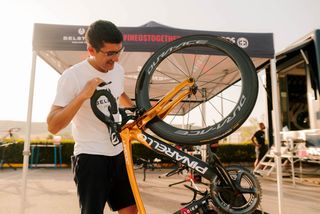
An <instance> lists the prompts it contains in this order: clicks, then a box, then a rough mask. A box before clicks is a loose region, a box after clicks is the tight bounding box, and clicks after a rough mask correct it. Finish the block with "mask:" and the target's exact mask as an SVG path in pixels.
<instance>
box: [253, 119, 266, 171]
mask: <svg viewBox="0 0 320 214" xmlns="http://www.w3.org/2000/svg"><path fill="white" fill-rule="evenodd" d="M265 128H266V127H265V126H264V123H259V130H258V131H256V132H255V133H254V135H253V136H252V138H251V141H252V143H253V144H254V145H255V151H256V160H255V162H254V168H256V167H257V165H258V163H259V162H260V160H261V159H262V157H263V156H264V155H265V153H266V150H267V149H266V145H265V133H264V129H265Z"/></svg>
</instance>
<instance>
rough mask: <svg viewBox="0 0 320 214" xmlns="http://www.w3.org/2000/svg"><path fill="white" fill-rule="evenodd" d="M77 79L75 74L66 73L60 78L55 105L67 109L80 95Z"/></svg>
mask: <svg viewBox="0 0 320 214" xmlns="http://www.w3.org/2000/svg"><path fill="white" fill-rule="evenodd" d="M77 87H78V84H77V79H76V78H75V77H74V76H73V72H69V71H65V72H64V73H63V74H62V76H61V77H60V79H59V81H58V85H57V93H56V97H55V99H54V102H53V105H55V106H61V107H65V106H66V105H68V104H69V103H70V102H71V100H72V99H74V98H75V97H76V95H77V93H78V90H77Z"/></svg>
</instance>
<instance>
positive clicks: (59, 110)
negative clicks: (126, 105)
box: [47, 78, 103, 134]
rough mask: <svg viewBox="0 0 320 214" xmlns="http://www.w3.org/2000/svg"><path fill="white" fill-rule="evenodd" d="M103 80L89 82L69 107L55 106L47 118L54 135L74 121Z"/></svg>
mask: <svg viewBox="0 0 320 214" xmlns="http://www.w3.org/2000/svg"><path fill="white" fill-rule="evenodd" d="M102 82H103V80H101V79H99V78H94V79H92V80H89V81H88V82H87V84H86V85H85V87H84V88H83V90H82V91H81V92H80V93H79V95H78V96H76V97H75V98H74V99H73V100H72V101H71V102H70V103H69V104H68V105H66V106H64V107H61V106H55V105H53V106H52V108H51V110H50V112H49V115H48V117H47V124H48V130H49V132H51V133H52V134H56V133H58V132H59V131H60V130H61V129H63V128H65V127H66V126H67V125H68V124H69V123H70V122H71V120H72V119H73V117H74V115H75V114H76V113H77V112H78V111H79V109H80V107H81V105H82V104H83V103H84V101H85V100H87V99H89V98H90V97H91V96H92V95H93V93H94V91H95V89H96V87H97V86H98V85H99V84H100V83H102Z"/></svg>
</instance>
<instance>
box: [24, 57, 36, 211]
mask: <svg viewBox="0 0 320 214" xmlns="http://www.w3.org/2000/svg"><path fill="white" fill-rule="evenodd" d="M36 60H37V52H36V51H33V52H32V68H31V77H30V85H29V99H28V114H27V124H26V135H25V141H24V147H23V153H22V154H23V170H22V194H21V204H20V213H21V214H23V213H24V211H25V200H26V191H27V173H28V167H29V156H30V135H31V121H32V104H33V94H34V82H35V73H36Z"/></svg>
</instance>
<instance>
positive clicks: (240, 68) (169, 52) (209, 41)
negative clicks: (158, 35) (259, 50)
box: [135, 35, 258, 145]
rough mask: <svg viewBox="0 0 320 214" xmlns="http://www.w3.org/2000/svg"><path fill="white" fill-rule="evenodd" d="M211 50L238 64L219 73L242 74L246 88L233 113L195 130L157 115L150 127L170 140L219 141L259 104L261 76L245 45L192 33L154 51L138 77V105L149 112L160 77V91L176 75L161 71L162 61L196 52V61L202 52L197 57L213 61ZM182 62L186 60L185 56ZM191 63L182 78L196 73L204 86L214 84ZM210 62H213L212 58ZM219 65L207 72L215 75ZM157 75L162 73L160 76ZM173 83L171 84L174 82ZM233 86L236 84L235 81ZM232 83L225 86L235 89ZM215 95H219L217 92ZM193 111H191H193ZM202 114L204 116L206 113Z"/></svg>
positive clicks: (196, 143)
mask: <svg viewBox="0 0 320 214" xmlns="http://www.w3.org/2000/svg"><path fill="white" fill-rule="evenodd" d="M198 49H199V50H198ZM188 51H189V52H188ZM197 51H198V52H199V53H200V54H197V53H196V52H197ZM211 51H213V53H217V54H218V57H220V58H221V60H222V59H223V60H225V59H226V60H228V62H230V63H233V64H234V67H235V68H236V70H234V71H232V72H229V70H226V69H224V70H219V72H220V73H222V74H223V75H224V76H222V75H220V76H219V78H220V79H222V78H227V77H228V76H227V75H232V76H237V75H238V76H239V77H240V78H241V85H242V86H241V87H242V88H241V92H240V94H239V98H238V100H237V101H236V102H234V103H236V104H234V107H232V110H230V112H229V114H228V115H226V116H223V118H222V119H221V120H220V121H219V122H213V124H210V125H208V126H206V127H200V128H196V129H193V130H191V129H186V128H181V127H176V126H173V125H171V124H170V123H168V122H166V121H164V120H162V119H160V118H159V117H155V118H153V119H152V120H151V121H150V122H149V123H148V124H147V127H148V128H150V129H151V130H152V131H153V132H154V133H155V134H157V135H158V136H160V137H162V138H164V139H166V140H168V141H171V142H175V143H177V144H181V145H200V144H205V143H208V142H212V141H214V140H219V139H221V138H223V137H225V136H227V135H229V134H231V133H232V132H234V131H235V130H237V129H238V128H239V127H240V126H241V125H242V124H243V123H244V122H245V120H246V119H247V118H248V117H249V115H250V113H251V111H252V109H253V107H254V105H255V102H256V98H257V92H258V79H257V73H256V69H255V67H254V65H253V63H252V61H251V59H250V57H249V56H248V55H247V54H246V53H245V51H243V50H242V49H241V48H239V47H238V46H236V45H235V44H233V43H231V42H229V41H227V40H225V39H223V38H221V37H217V36H212V35H192V36H186V37H182V38H180V39H177V40H174V41H172V42H170V43H167V44H166V45H164V46H163V47H162V48H160V49H159V50H157V51H156V52H154V54H153V55H152V56H151V57H150V58H149V59H148V60H147V62H146V63H145V64H144V66H143V68H142V70H141V72H140V74H139V76H138V79H137V84H136V90H135V98H136V104H137V107H138V108H139V109H141V110H144V111H147V110H148V109H150V108H151V107H152V104H151V103H152V99H150V94H149V92H150V90H151V89H150V88H151V87H154V85H155V82H156V81H158V79H159V86H158V88H157V90H158V91H160V90H162V89H161V85H160V81H161V80H162V79H166V78H167V76H169V75H175V73H170V72H171V71H168V73H166V74H164V72H166V70H165V69H162V70H161V71H160V66H162V63H164V62H166V60H168V61H169V62H170V57H171V56H177V57H178V56H181V58H183V60H184V61H186V58H187V57H188V58H191V56H192V54H194V61H196V58H197V57H198V55H199V56H200V57H198V58H197V60H198V59H199V58H203V59H204V57H205V56H208V61H209V59H210V58H213V55H212V54H211ZM190 53H192V54H190ZM180 61H182V59H181V60H180ZM212 61H213V60H212ZM170 63H172V62H170ZM187 63H188V62H185V67H186V68H187V69H188V71H187V72H184V71H181V74H180V76H181V81H182V80H184V79H186V78H188V77H190V76H191V75H195V76H196V75H198V76H197V77H196V78H195V79H197V78H198V80H199V84H201V83H202V86H203V85H205V84H211V83H205V82H204V81H205V80H206V79H205V77H204V75H203V74H201V73H200V72H202V70H203V69H202V70H201V71H200V69H198V71H193V69H194V68H195V65H192V66H193V67H192V69H191V72H190V71H189V68H188V66H189V65H188V64H187ZM209 63H211V61H210V62H209ZM212 63H214V62H212ZM168 64H169V63H168ZM180 64H182V63H180ZM198 64H199V63H198ZM203 64H204V63H203ZM208 65H209V64H208V63H207V62H206V65H204V66H207V67H208ZM219 66H220V64H219V65H217V66H216V67H218V68H219ZM171 67H173V66H171ZM180 67H182V66H180ZM198 67H199V66H198ZM216 67H214V68H213V69H212V71H210V70H209V71H205V72H206V75H209V74H210V75H211V76H212V77H213V72H215V71H214V69H216ZM179 69H181V68H179ZM155 71H156V72H155ZM210 72H211V73H212V74H211V73H210ZM223 72H224V73H223ZM235 72H237V73H235ZM220 73H219V74H220ZM167 74H168V75H167ZM157 75H159V77H158V76H157ZM160 75H162V76H160ZM165 75H167V76H165ZM180 76H179V78H180ZM174 78H176V77H174ZM174 78H172V79H174ZM215 78H218V77H215ZM170 81H171V82H175V81H176V82H180V79H174V80H170ZM233 81H234V82H233V83H235V82H238V81H237V80H236V79H235V80H233ZM171 82H169V83H167V84H171ZM217 82H218V81H217ZM161 84H165V83H164V81H162V82H161ZM217 84H220V85H217V86H216V87H223V86H221V85H222V83H217ZM230 85H231V86H232V84H230ZM231 86H225V88H228V89H229V88H231ZM204 89H205V92H206V91H207V89H206V88H204ZM198 90H201V91H199V92H198V91H197V92H196V94H195V96H199V95H198V94H202V93H203V91H202V90H203V88H201V89H198ZM210 90H211V89H210ZM223 91H224V90H223ZM219 93H221V92H219ZM237 93H238V92H237ZM221 95H222V93H221ZM210 96H211V94H210ZM215 96H217V94H216V95H215ZM215 96H212V97H211V98H214V97H215ZM206 98H207V97H206ZM188 99H189V104H188V105H189V106H191V104H190V103H192V102H197V99H198V97H196V98H194V100H195V101H194V100H191V98H189V97H188ZM199 102H200V101H198V103H195V104H192V105H196V104H197V105H198V106H199V105H200V104H199ZM201 102H202V101H201ZM185 103H188V100H185V102H184V103H183V104H182V105H185ZM186 105H187V104H186ZM221 105H222V104H221ZM184 107H185V106H184ZM180 108H181V107H180ZM198 108H200V107H198ZM190 109H191V107H190ZM221 109H223V107H221ZM178 111H180V110H178ZM189 112H191V110H190V111H189ZM201 114H202V113H201ZM220 114H221V113H220ZM222 115H223V114H222ZM201 116H202V117H204V116H203V115H201ZM204 120H206V119H204Z"/></svg>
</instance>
